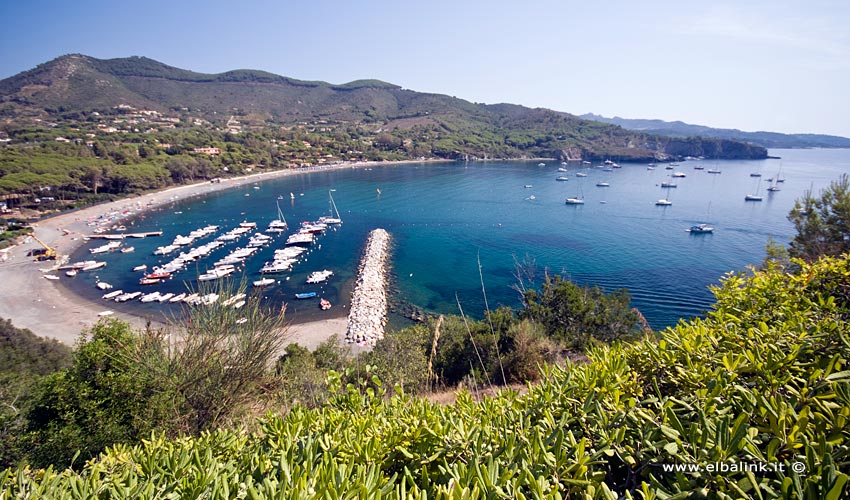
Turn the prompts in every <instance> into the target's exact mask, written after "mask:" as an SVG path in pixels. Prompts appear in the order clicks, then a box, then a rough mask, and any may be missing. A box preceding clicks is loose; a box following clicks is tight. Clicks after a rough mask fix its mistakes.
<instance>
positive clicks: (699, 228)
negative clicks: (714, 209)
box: [688, 224, 714, 234]
mask: <svg viewBox="0 0 850 500" xmlns="http://www.w3.org/2000/svg"><path fill="white" fill-rule="evenodd" d="M688 232H690V233H691V234H708V233H711V232H714V228H713V227H711V226H709V225H708V224H694V225H693V226H691V227H690V228H689V229H688Z"/></svg>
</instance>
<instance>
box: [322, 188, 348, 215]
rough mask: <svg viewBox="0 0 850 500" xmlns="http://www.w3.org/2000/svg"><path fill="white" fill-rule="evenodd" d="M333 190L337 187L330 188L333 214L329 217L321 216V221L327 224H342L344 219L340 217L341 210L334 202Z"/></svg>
mask: <svg viewBox="0 0 850 500" xmlns="http://www.w3.org/2000/svg"><path fill="white" fill-rule="evenodd" d="M333 191H336V189H329V190H328V198H329V203H330V209H331V215H330V216H328V217H319V222H324V223H325V224H342V219H341V218H340V217H339V210H337V208H336V203H334V197H333V195H332V194H331V193H332V192H333Z"/></svg>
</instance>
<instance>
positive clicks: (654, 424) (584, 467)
mask: <svg viewBox="0 0 850 500" xmlns="http://www.w3.org/2000/svg"><path fill="white" fill-rule="evenodd" d="M801 265H802V269H801V270H800V272H799V273H795V274H785V273H783V272H780V271H779V270H777V269H770V270H768V271H764V272H756V273H754V274H752V275H747V276H745V275H737V276H728V277H727V278H726V280H725V282H724V283H723V285H722V287H718V288H717V289H715V295H716V297H717V303H716V305H715V308H714V311H713V312H711V313H709V314H708V316H707V318H705V319H697V320H691V321H689V322H682V323H680V324H679V325H678V326H676V327H675V328H671V329H668V330H666V331H664V332H662V333H661V334H660V338H657V339H656V338H647V339H645V340H642V341H639V342H636V343H634V344H629V345H615V346H613V347H610V348H609V347H603V348H598V349H595V350H592V351H591V352H590V353H589V358H590V361H589V362H587V363H580V364H571V365H568V366H566V367H565V368H563V369H557V368H553V369H550V370H549V371H548V373H547V374H546V375H545V377H544V380H543V382H541V383H539V384H537V385H534V386H531V387H529V390H528V393H527V394H525V395H522V396H519V395H517V394H515V393H513V392H504V393H502V394H500V395H499V396H496V397H492V398H485V399H484V400H482V401H480V402H475V401H473V400H472V398H471V397H469V396H468V395H467V396H461V397H460V398H459V400H458V402H457V403H455V404H453V405H448V406H441V405H438V404H435V403H431V402H428V401H427V400H423V399H415V398H411V397H408V396H404V395H396V396H394V397H392V398H391V399H389V400H386V399H383V398H381V397H379V395H377V394H375V393H374V391H373V390H372V389H368V390H362V389H360V388H358V387H355V386H348V387H340V386H339V380H340V378H339V376H338V375H336V374H333V373H331V374H330V375H329V379H330V382H331V385H332V386H334V385H335V386H336V396H335V397H334V398H332V400H331V401H330V402H329V403H328V404H326V405H325V406H323V407H322V408H320V409H316V410H307V409H304V408H301V407H296V408H295V409H294V410H293V411H291V412H290V413H289V414H287V415H286V416H276V415H270V416H268V417H266V418H265V419H264V420H263V421H262V422H261V424H260V426H259V427H258V428H257V429H256V430H254V431H251V432H247V431H231V430H221V431H216V432H212V433H208V434H204V435H202V436H201V437H200V438H197V439H194V438H183V439H174V440H171V439H166V438H163V437H153V438H151V439H149V440H146V441H144V442H142V443H139V444H137V445H135V446H124V445H121V446H115V447H113V448H112V449H110V450H108V451H107V452H106V453H104V454H103V455H102V456H101V457H100V458H98V459H96V460H92V461H90V462H88V463H87V464H86V465H85V466H84V467H82V469H81V470H80V471H79V472H75V471H72V470H70V469H69V470H64V471H56V470H52V469H48V470H46V471H45V470H32V469H29V468H26V467H25V468H23V469H20V470H17V471H16V470H9V471H6V472H0V484H2V486H3V489H4V491H5V492H6V494H7V495H8V497H9V498H11V497H14V496H21V497H30V498H65V497H69V498H70V497H73V498H94V497H99V498H254V499H263V498H319V497H321V498H378V497H385V498H426V496H427V497H428V498H483V497H485V496H486V497H487V498H579V497H580V498H606V499H615V498H646V499H655V498H659V499H660V498H827V499H836V500H837V499H840V498H847V495H848V494H850V489H848V487H847V480H848V475H847V471H848V466H849V465H850V462H848V461H850V371H848V362H850V340H848V337H847V332H848V331H850V295H848V293H847V292H848V285H850V260H848V256H845V257H844V258H840V259H832V258H829V259H824V260H821V261H819V262H817V263H814V264H811V265H807V264H801ZM677 468H678V470H676V469H677Z"/></svg>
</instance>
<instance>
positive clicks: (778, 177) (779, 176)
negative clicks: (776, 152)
mask: <svg viewBox="0 0 850 500" xmlns="http://www.w3.org/2000/svg"><path fill="white" fill-rule="evenodd" d="M780 182H785V179H783V178H782V163H781V162H780V163H779V171H778V172H776V177H775V178H774V179H773V180H772V181H771V184H770V187H769V188H767V190H768V191H770V192H771V193H774V192H776V191H781V189H780V188H779V186H777V184H779V183H780Z"/></svg>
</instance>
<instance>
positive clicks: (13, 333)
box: [0, 320, 71, 467]
mask: <svg viewBox="0 0 850 500" xmlns="http://www.w3.org/2000/svg"><path fill="white" fill-rule="evenodd" d="M70 363H71V349H69V348H68V347H66V346H65V345H64V344H61V343H59V342H57V341H55V340H47V339H43V338H41V337H38V336H36V335H35V334H33V333H32V332H31V331H29V330H21V329H19V328H15V327H14V326H12V323H11V322H10V321H9V320H0V467H6V466H11V465H13V464H14V461H15V459H16V458H17V457H20V456H22V455H23V454H24V452H25V446H24V445H23V443H22V442H21V436H22V434H23V432H24V427H25V425H26V408H28V406H29V405H30V403H31V401H32V393H33V390H34V389H35V387H37V386H38V383H39V381H40V380H41V378H42V377H44V376H47V375H50V374H51V373H53V372H55V371H57V370H61V369H64V368H67V367H68V366H69V365H70Z"/></svg>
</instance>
